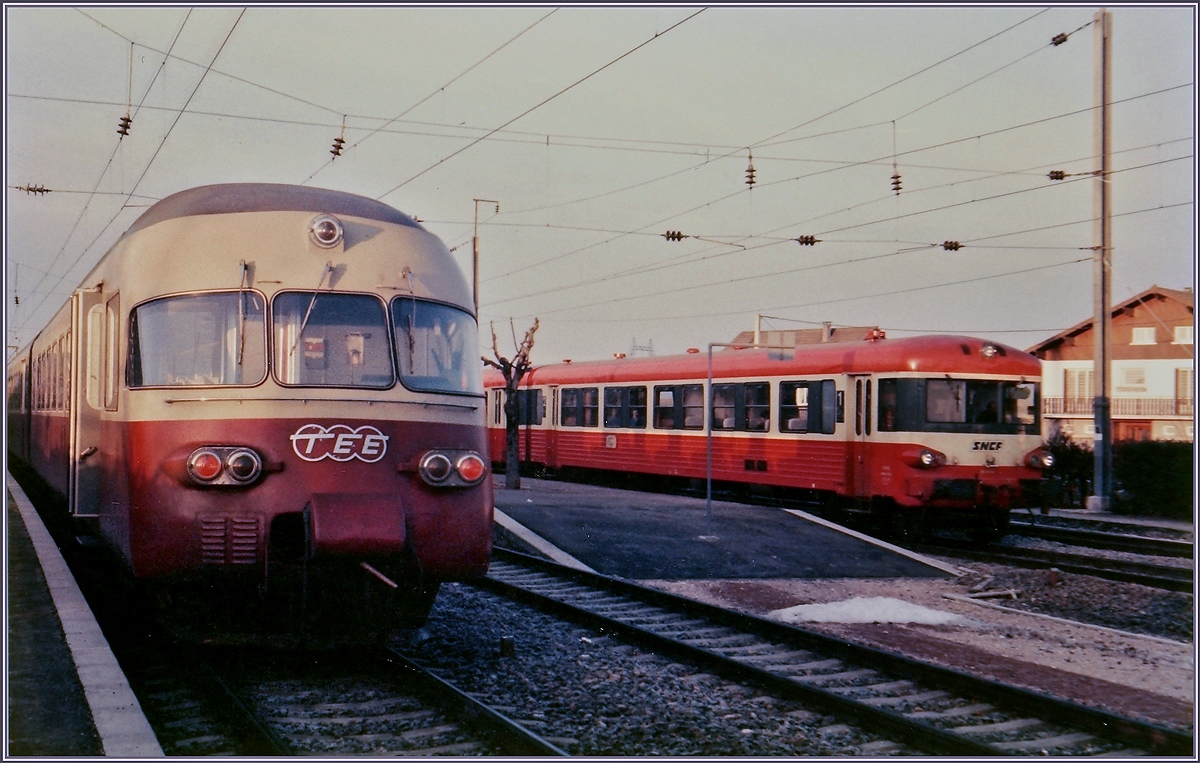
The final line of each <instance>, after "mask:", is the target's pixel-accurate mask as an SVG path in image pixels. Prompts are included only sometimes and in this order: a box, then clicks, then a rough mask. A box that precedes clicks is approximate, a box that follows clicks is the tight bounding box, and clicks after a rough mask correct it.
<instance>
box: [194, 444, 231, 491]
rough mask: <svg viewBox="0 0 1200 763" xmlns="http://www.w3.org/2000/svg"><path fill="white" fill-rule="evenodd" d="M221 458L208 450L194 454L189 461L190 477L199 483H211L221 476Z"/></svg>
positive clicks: (203, 449)
mask: <svg viewBox="0 0 1200 763" xmlns="http://www.w3.org/2000/svg"><path fill="white" fill-rule="evenodd" d="M223 466H224V465H223V463H222V461H221V457H220V456H219V455H217V454H216V453H214V452H213V451H212V450H209V449H207V448H201V449H200V450H197V451H195V452H194V453H192V455H191V456H189V457H188V460H187V470H188V475H190V476H191V478H192V479H194V480H196V481H197V482H203V483H209V482H212V481H213V480H215V479H216V478H217V477H220V476H221V469H222V468H223Z"/></svg>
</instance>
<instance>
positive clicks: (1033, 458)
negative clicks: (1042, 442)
mask: <svg viewBox="0 0 1200 763" xmlns="http://www.w3.org/2000/svg"><path fill="white" fill-rule="evenodd" d="M1025 463H1026V464H1028V465H1029V466H1030V468H1033V469H1043V470H1045V469H1049V468H1050V467H1052V466H1054V454H1053V453H1051V452H1050V451H1048V450H1042V449H1041V448H1038V449H1037V450H1035V451H1033V452H1032V453H1030V454H1029V455H1028V456H1026V457H1025Z"/></svg>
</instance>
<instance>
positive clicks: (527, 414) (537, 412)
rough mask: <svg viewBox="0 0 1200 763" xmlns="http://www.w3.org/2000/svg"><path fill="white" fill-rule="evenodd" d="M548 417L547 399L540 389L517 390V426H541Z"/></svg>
mask: <svg viewBox="0 0 1200 763" xmlns="http://www.w3.org/2000/svg"><path fill="white" fill-rule="evenodd" d="M545 415H546V397H545V393H543V392H542V390H540V389H519V390H517V424H518V425H519V426H530V425H534V424H541V423H542V419H543V418H544V417H545Z"/></svg>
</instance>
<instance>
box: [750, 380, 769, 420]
mask: <svg viewBox="0 0 1200 763" xmlns="http://www.w3.org/2000/svg"><path fill="white" fill-rule="evenodd" d="M744 390H745V396H744V400H745V404H746V430H747V431H750V432H766V431H767V430H768V429H769V428H770V425H771V385H770V384H768V383H766V382H751V383H748V384H746V385H745V388H744Z"/></svg>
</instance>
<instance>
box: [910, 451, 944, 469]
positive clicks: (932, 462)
mask: <svg viewBox="0 0 1200 763" xmlns="http://www.w3.org/2000/svg"><path fill="white" fill-rule="evenodd" d="M904 458H905V460H906V461H908V463H909V464H911V465H912V466H915V467H917V468H919V469H932V468H934V467H936V466H943V465H944V464H945V463H946V454H945V453H940V452H938V451H936V450H934V449H933V448H914V449H913V450H909V451H906V452H905V453H904Z"/></svg>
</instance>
